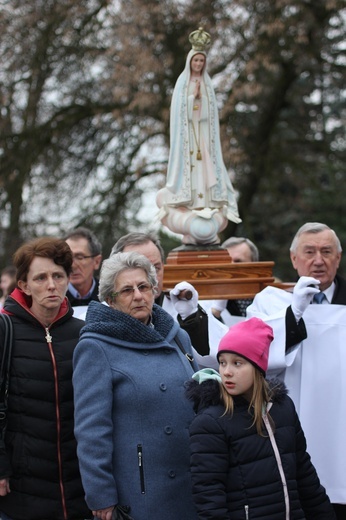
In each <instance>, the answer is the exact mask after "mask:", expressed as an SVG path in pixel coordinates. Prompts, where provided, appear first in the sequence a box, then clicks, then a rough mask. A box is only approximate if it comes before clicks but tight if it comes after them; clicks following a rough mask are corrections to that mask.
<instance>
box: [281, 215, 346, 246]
mask: <svg viewBox="0 0 346 520" xmlns="http://www.w3.org/2000/svg"><path fill="white" fill-rule="evenodd" d="M326 230H329V231H331V232H332V235H334V238H335V243H336V248H337V251H338V253H341V251H342V247H341V243H340V240H339V239H338V237H337V235H336V233H335V231H334V230H333V229H331V228H330V227H329V226H327V224H321V222H307V223H306V224H304V225H303V226H301V227H300V228H299V229H298V231H297V233H296V234H295V236H294V238H293V240H292V244H291V247H290V251H291V252H292V253H295V252H296V251H297V245H298V241H299V238H300V237H301V236H302V235H303V234H304V233H321V232H322V231H326Z"/></svg>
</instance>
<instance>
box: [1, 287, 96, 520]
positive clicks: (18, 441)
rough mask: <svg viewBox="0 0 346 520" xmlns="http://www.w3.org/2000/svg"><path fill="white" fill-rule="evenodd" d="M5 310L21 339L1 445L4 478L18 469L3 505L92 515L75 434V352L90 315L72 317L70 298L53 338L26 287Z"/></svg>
mask: <svg viewBox="0 0 346 520" xmlns="http://www.w3.org/2000/svg"><path fill="white" fill-rule="evenodd" d="M4 310H5V312H6V313H7V314H9V315H10V317H11V320H12V323H13V326H14V347H13V352H12V361H11V372H10V388H9V400H8V426H7V433H6V438H5V447H4V446H2V449H1V447H0V478H4V477H6V476H9V473H10V488H11V493H9V494H8V495H6V496H5V497H0V511H2V512H4V513H5V514H6V515H8V516H9V517H11V518H14V519H16V520H67V519H69V520H70V519H71V520H73V519H76V520H77V519H80V520H81V519H85V518H91V513H90V512H89V511H88V508H87V506H86V504H85V501H84V491H83V488H82V484H81V479H80V474H79V467H78V460H77V452H76V441H75V438H74V435H73V428H74V420H73V415H74V408H73V387H72V356H73V351H74V348H75V346H76V344H77V342H78V338H79V331H80V329H81V328H82V327H83V325H84V322H83V321H81V320H78V319H76V318H73V317H72V310H71V307H70V305H69V303H68V301H67V299H65V302H64V303H63V304H62V306H61V309H60V312H59V315H58V316H57V318H56V319H55V321H54V322H53V323H52V325H51V326H50V327H49V331H48V332H49V335H50V336H51V338H50V337H49V335H48V334H47V330H46V329H45V328H44V326H43V325H42V324H41V323H40V322H39V321H38V320H37V319H36V318H35V317H34V316H33V315H32V314H31V312H30V309H29V308H28V302H27V300H26V296H25V295H24V293H23V292H22V291H20V290H19V289H16V290H15V291H14V292H13V293H12V296H10V297H8V298H7V300H6V302H5V307H4ZM2 332H3V330H2V329H1V330H0V338H2V337H3V334H2ZM85 384H87V381H86V382H85Z"/></svg>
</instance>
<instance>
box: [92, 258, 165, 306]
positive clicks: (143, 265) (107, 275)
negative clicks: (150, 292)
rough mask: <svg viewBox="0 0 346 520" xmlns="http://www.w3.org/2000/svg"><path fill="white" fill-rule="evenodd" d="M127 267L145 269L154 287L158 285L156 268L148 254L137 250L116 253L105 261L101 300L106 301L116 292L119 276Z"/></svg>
mask: <svg viewBox="0 0 346 520" xmlns="http://www.w3.org/2000/svg"><path fill="white" fill-rule="evenodd" d="M127 269H143V271H144V272H145V274H146V277H147V280H148V282H149V283H150V285H152V286H153V287H156V286H157V278H156V270H155V267H154V266H153V265H152V263H151V262H150V261H149V260H148V259H147V257H146V256H143V255H140V254H138V253H136V252H135V251H131V252H129V253H116V254H114V255H112V256H110V257H109V258H107V260H104V261H103V264H102V267H101V272H100V285H99V294H98V297H99V300H100V301H101V302H103V301H106V300H107V299H108V298H110V297H111V295H112V293H113V292H114V285H115V281H116V279H117V277H118V276H119V274H120V273H122V272H123V271H126V270H127Z"/></svg>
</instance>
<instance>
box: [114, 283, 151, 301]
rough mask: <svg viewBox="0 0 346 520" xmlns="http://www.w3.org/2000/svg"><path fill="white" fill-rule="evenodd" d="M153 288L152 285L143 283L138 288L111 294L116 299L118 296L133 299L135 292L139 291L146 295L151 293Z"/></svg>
mask: <svg viewBox="0 0 346 520" xmlns="http://www.w3.org/2000/svg"><path fill="white" fill-rule="evenodd" d="M152 288H153V286H152V285H150V283H141V284H140V285H137V286H136V287H124V289H121V290H120V291H117V292H114V293H112V294H111V296H112V298H116V297H117V296H121V297H122V298H133V295H134V293H135V290H136V289H137V290H138V291H139V292H140V293H141V294H145V293H147V292H149V291H151V290H152Z"/></svg>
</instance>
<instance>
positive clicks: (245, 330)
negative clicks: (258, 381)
mask: <svg viewBox="0 0 346 520" xmlns="http://www.w3.org/2000/svg"><path fill="white" fill-rule="evenodd" d="M273 338H274V336H273V329H272V328H271V327H270V326H269V325H267V324H266V323H265V322H264V321H263V320H260V319H259V318H250V319H249V320H245V321H240V322H239V323H237V324H236V325H233V326H232V327H231V328H230V329H229V331H228V332H227V333H226V334H225V335H224V336H223V338H222V339H221V341H220V343H219V348H218V354H217V359H218V360H219V356H220V354H221V352H232V353H234V354H239V355H240V356H242V357H244V358H245V359H247V360H248V361H250V362H251V363H252V364H253V365H255V367H256V368H258V369H259V370H260V371H261V372H262V374H263V375H265V373H266V371H267V368H268V356H269V347H270V344H271V342H272V341H273Z"/></svg>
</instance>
